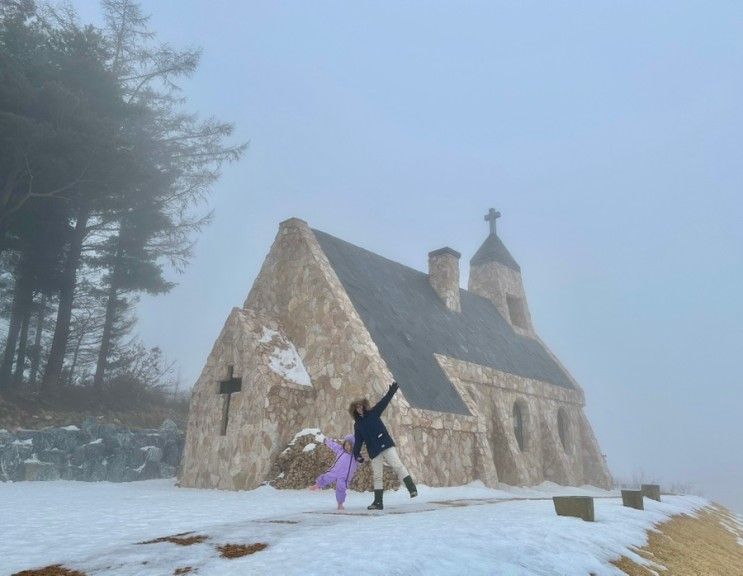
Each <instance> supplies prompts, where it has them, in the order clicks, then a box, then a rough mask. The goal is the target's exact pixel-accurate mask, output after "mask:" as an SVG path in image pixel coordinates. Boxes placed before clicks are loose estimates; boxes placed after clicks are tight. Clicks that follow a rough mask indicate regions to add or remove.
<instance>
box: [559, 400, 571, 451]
mask: <svg viewBox="0 0 743 576" xmlns="http://www.w3.org/2000/svg"><path fill="white" fill-rule="evenodd" d="M557 433H558V434H559V435H560V443H561V444H562V447H563V449H564V450H565V451H566V452H567V451H568V449H569V446H568V441H569V430H568V416H567V414H565V410H564V409H563V408H560V409H559V410H558V411H557Z"/></svg>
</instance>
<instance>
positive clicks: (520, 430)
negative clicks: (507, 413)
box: [513, 402, 524, 452]
mask: <svg viewBox="0 0 743 576" xmlns="http://www.w3.org/2000/svg"><path fill="white" fill-rule="evenodd" d="M513 435H514V436H515V437H516V443H517V444H518V445H519V450H521V451H522V452H523V451H524V415H523V413H522V410H521V406H520V405H519V404H518V402H517V403H515V404H514V405H513Z"/></svg>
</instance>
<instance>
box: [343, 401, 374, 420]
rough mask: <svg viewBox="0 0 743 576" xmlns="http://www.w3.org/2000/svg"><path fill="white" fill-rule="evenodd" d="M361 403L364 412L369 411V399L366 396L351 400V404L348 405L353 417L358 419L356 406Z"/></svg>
mask: <svg viewBox="0 0 743 576" xmlns="http://www.w3.org/2000/svg"><path fill="white" fill-rule="evenodd" d="M359 404H361V405H362V406H363V407H364V412H368V411H369V400H368V399H366V398H359V399H358V400H354V401H353V402H351V404H350V405H349V406H348V413H349V414H350V415H351V418H353V419H354V420H356V418H358V417H359V415H358V414H356V406H357V405H359Z"/></svg>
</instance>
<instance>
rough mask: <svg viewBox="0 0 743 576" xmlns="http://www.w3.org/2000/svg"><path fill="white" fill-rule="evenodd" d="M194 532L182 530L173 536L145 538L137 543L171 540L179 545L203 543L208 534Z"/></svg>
mask: <svg viewBox="0 0 743 576" xmlns="http://www.w3.org/2000/svg"><path fill="white" fill-rule="evenodd" d="M189 534H193V532H181V533H180V534H173V535H172V536H162V537H160V538H155V539H154V540H145V541H144V542H137V544H158V543H160V542H170V543H172V544H178V546H192V545H193V544H201V543H202V542H203V541H204V540H206V539H207V538H208V536H203V535H194V536H189Z"/></svg>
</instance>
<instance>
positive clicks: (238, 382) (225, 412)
mask: <svg viewBox="0 0 743 576" xmlns="http://www.w3.org/2000/svg"><path fill="white" fill-rule="evenodd" d="M233 370H234V368H233V366H228V367H227V380H222V381H221V382H220V383H219V393H220V394H221V395H222V396H223V397H224V401H223V403H222V427H221V430H220V435H221V436H225V435H226V434H227V422H228V420H229V418H230V400H231V399H232V394H233V393H235V392H240V390H242V387H243V380H242V378H235V377H233V375H232V372H233Z"/></svg>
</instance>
